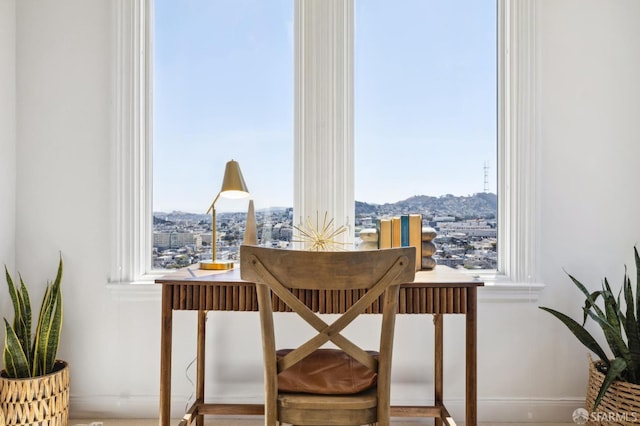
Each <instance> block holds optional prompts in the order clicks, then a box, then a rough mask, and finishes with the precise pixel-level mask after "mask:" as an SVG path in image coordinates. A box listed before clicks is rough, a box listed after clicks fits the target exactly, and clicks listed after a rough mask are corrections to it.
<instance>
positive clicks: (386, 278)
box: [250, 255, 408, 372]
mask: <svg viewBox="0 0 640 426" xmlns="http://www.w3.org/2000/svg"><path fill="white" fill-rule="evenodd" d="M250 262H251V263H252V264H253V265H254V266H255V267H256V272H257V273H258V274H259V275H260V276H261V278H262V280H263V282H265V283H267V284H268V285H269V287H271V289H272V291H273V292H274V293H275V294H276V295H277V296H278V297H279V298H280V299H281V300H282V301H283V302H284V303H285V304H286V305H288V306H289V307H290V308H291V309H293V310H294V311H295V312H296V313H297V314H298V315H299V316H300V317H302V318H303V319H304V320H305V321H306V322H307V323H309V325H311V326H312V327H313V328H314V329H315V330H316V331H318V334H317V335H316V336H314V337H313V338H311V339H309V340H308V341H306V342H305V343H304V344H302V345H301V346H299V347H298V348H297V349H294V350H293V351H291V352H289V353H288V354H287V355H286V356H285V357H283V358H281V359H280V360H279V361H278V364H277V369H278V372H281V371H283V370H286V369H287V368H289V367H291V366H293V365H295V364H296V363H297V362H299V361H301V360H302V359H304V358H305V357H307V356H308V355H310V354H311V353H312V352H313V351H315V350H316V349H318V348H320V347H321V346H322V345H323V344H325V343H326V342H328V341H331V342H333V343H334V344H336V345H337V346H338V347H340V348H341V349H342V350H344V351H345V352H346V353H348V354H349V355H350V356H351V357H353V358H354V359H356V360H357V361H358V362H360V363H362V364H363V365H365V366H366V367H368V368H370V369H372V370H373V371H377V364H378V361H377V360H376V359H375V358H374V357H372V356H371V355H369V354H367V353H366V352H365V351H364V350H363V349H361V348H360V347H359V346H357V345H356V344H354V343H353V342H351V341H350V340H349V339H347V338H346V337H344V336H343V335H342V334H340V332H341V331H342V330H343V329H344V328H345V327H347V326H348V325H349V324H350V323H351V322H352V321H353V320H354V319H355V318H356V317H357V316H358V315H360V314H362V313H363V312H364V311H365V310H366V309H367V308H368V307H369V306H371V304H372V303H373V302H374V301H375V300H376V299H377V298H378V297H380V295H381V294H382V293H383V292H384V291H385V290H386V289H387V287H389V285H390V284H391V283H392V282H393V280H394V279H395V278H396V277H397V276H398V275H399V274H400V273H401V272H402V271H403V269H404V267H405V265H406V263H407V262H408V259H407V257H406V256H400V257H398V259H396V261H395V262H394V263H393V265H391V267H390V268H389V269H388V270H387V272H386V273H385V274H384V275H383V276H382V277H381V278H380V279H379V280H378V281H377V282H376V283H375V284H374V285H373V286H372V287H371V288H369V289H368V291H367V292H366V293H365V294H364V295H363V296H362V297H361V298H360V299H358V301H357V302H356V303H354V304H353V305H352V306H351V307H350V308H349V309H348V310H347V311H346V312H345V313H344V314H342V315H341V316H340V318H338V319H337V320H336V321H334V322H333V323H332V324H327V323H326V322H325V321H323V320H322V319H321V318H320V317H319V316H318V315H316V314H315V313H314V312H313V311H312V310H311V309H309V307H308V306H307V305H305V304H304V303H303V302H302V301H301V300H300V299H298V298H297V297H295V296H294V295H293V294H292V293H291V292H290V291H289V289H287V288H286V287H285V286H284V285H283V284H282V283H281V282H280V281H279V280H278V279H277V278H276V277H275V276H273V274H271V272H269V270H268V269H267V268H266V267H265V266H264V264H262V262H260V259H258V258H257V257H256V256H253V255H252V257H251V258H250Z"/></svg>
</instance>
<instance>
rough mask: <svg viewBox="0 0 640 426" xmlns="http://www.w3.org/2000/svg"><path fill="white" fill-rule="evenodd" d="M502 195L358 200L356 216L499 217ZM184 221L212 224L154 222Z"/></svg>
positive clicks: (188, 217) (157, 216) (183, 215)
mask: <svg viewBox="0 0 640 426" xmlns="http://www.w3.org/2000/svg"><path fill="white" fill-rule="evenodd" d="M497 207H498V197H497V196H496V194H492V193H477V194H473V195H468V196H455V195H451V194H447V195H440V196H437V197H434V196H429V195H416V196H414V197H411V198H407V199H406V200H402V201H397V202H395V203H385V204H373V203H365V202H362V201H356V216H357V217H363V216H373V217H376V216H391V215H398V214H407V213H422V215H423V216H424V217H426V218H431V217H433V216H454V217H457V218H460V219H477V218H485V219H493V218H495V217H496V212H497ZM288 208H290V207H277V208H270V209H260V210H259V211H262V210H271V211H275V210H286V209H288ZM180 221H188V222H191V223H194V222H202V223H211V215H208V214H199V213H187V212H181V211H173V212H171V213H164V212H154V213H153V224H154V225H161V224H171V223H176V222H180Z"/></svg>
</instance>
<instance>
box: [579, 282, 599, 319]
mask: <svg viewBox="0 0 640 426" xmlns="http://www.w3.org/2000/svg"><path fill="white" fill-rule="evenodd" d="M600 296H602V290H598V291H594V292H593V293H591V295H590V297H587V298H586V299H585V301H584V309H583V311H584V313H583V315H582V325H583V326H584V325H585V324H586V323H587V318H588V317H589V316H588V315H587V311H588V310H589V309H591V307H592V306H597V305H596V302H597V301H598V297H600Z"/></svg>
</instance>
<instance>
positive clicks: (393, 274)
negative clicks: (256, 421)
mask: <svg viewBox="0 0 640 426" xmlns="http://www.w3.org/2000/svg"><path fill="white" fill-rule="evenodd" d="M240 259H241V269H240V271H241V277H242V279H244V280H247V281H252V282H255V283H256V290H257V294H258V306H259V309H260V320H261V324H262V338H263V352H264V354H263V355H264V361H265V388H266V401H265V407H266V413H267V415H268V413H269V412H275V410H276V406H275V404H276V402H275V400H276V397H277V393H278V389H277V387H278V377H277V376H278V373H280V372H282V371H284V370H286V369H288V368H290V367H291V366H293V365H295V364H296V363H298V362H300V361H301V360H303V359H304V358H306V357H307V356H309V355H311V354H312V353H313V352H314V351H316V350H317V349H318V348H320V347H321V346H322V345H324V344H325V343H327V342H329V341H331V342H333V343H334V344H335V345H337V346H338V347H340V349H342V350H343V351H344V352H346V353H347V354H349V355H350V356H351V357H353V358H354V359H356V360H357V361H358V362H360V363H361V364H363V365H365V366H366V367H368V368H370V369H371V370H373V371H374V372H375V373H376V374H377V381H378V388H377V389H378V401H379V404H382V405H383V406H384V405H386V407H387V408H386V414H387V415H388V406H389V399H390V398H389V391H390V388H389V386H390V374H391V353H392V348H393V332H394V325H395V314H396V312H397V305H398V293H399V284H401V283H407V282H412V281H413V279H414V277H415V248H414V247H403V248H393V249H384V250H371V251H340V252H312V251H298V250H282V249H271V248H264V247H255V246H242V247H241V248H240ZM296 290H304V291H303V293H305V292H306V291H314V290H343V291H347V292H350V293H351V295H350V296H349V297H348V298H349V299H350V301H351V303H349V305H350V306H346V308H347V309H346V310H345V312H344V313H342V315H341V316H340V317H339V318H338V319H337V320H335V321H334V322H333V323H331V324H327V323H326V322H325V321H324V319H322V318H321V317H319V316H318V315H317V314H316V313H314V312H313V311H312V310H311V309H310V308H309V306H307V305H306V304H305V303H304V302H303V301H301V300H300V299H299V298H298V297H296V295H295V293H296ZM272 292H273V293H275V295H277V296H278V297H279V298H280V299H281V300H282V301H283V302H284V303H285V304H286V305H288V306H289V307H290V308H291V309H292V310H293V311H295V312H296V313H297V314H298V315H300V316H301V317H302V318H303V319H304V320H305V321H307V322H308V323H309V324H310V325H311V326H312V327H313V328H315V329H316V331H317V334H316V335H315V336H314V337H312V338H311V339H309V340H307V341H306V342H304V343H303V344H302V345H301V346H299V347H298V348H296V349H294V350H292V351H291V352H289V353H288V354H286V356H284V357H281V358H280V359H278V357H277V356H276V343H275V333H274V325H273V312H272V306H273V301H272V299H271V294H272ZM381 295H384V300H383V308H382V313H383V319H382V325H381V332H380V350H379V356H378V358H377V359H376V358H375V357H372V356H371V355H370V354H369V353H367V352H366V351H365V350H364V349H363V348H360V347H359V346H357V345H356V344H354V343H353V342H351V341H350V340H348V339H347V338H345V337H344V336H342V334H340V332H341V331H342V330H343V329H344V328H345V327H346V326H347V325H349V324H350V323H351V322H352V321H353V320H354V319H355V318H356V317H357V316H358V315H360V314H362V313H363V312H365V310H366V309H367V308H368V307H369V306H370V305H371V304H372V303H373V302H375V301H377V300H378V299H379V297H380V296H381Z"/></svg>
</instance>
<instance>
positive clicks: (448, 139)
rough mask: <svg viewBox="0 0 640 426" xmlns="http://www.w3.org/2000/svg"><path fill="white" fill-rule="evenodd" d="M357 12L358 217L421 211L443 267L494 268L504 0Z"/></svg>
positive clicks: (375, 6) (376, 6) (386, 5)
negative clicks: (499, 26)
mask: <svg viewBox="0 0 640 426" xmlns="http://www.w3.org/2000/svg"><path fill="white" fill-rule="evenodd" d="M355 6H356V7H355V22H356V31H355V55H354V56H355V59H354V62H355V77H354V85H355V96H354V114H355V120H354V130H355V150H356V151H355V156H354V157H355V164H356V167H355V196H356V200H357V201H361V202H365V203H367V204H366V205H363V204H359V205H358V206H359V207H361V209H360V210H361V213H360V214H358V213H359V212H358V211H356V220H357V221H359V222H360V224H361V226H363V227H366V226H367V224H369V223H371V221H372V219H376V218H377V217H378V216H388V215H396V214H400V213H422V214H423V220H424V222H425V223H426V224H429V225H431V226H433V227H435V228H436V230H437V231H438V232H439V235H438V238H437V240H436V242H437V247H438V253H437V254H436V256H435V257H436V258H437V261H438V264H441V265H442V264H445V265H448V266H452V267H462V266H464V267H465V268H467V269H495V268H496V261H497V257H496V237H497V229H496V213H497V212H496V195H495V193H496V174H495V172H496V157H497V154H496V149H497V133H496V127H497V126H496V120H497V117H496V111H497V105H496V92H497V87H496V72H497V70H496V61H497V57H496V38H497V34H496V9H497V6H496V1H495V0H483V1H474V2H468V1H447V2H441V1H424V0H400V1H395V2H393V3H390V2H388V1H386V0H365V1H356V3H355ZM381 28H384V31H381V30H380V29H381ZM385 204H386V205H385ZM358 224H359V223H358V222H356V225H358Z"/></svg>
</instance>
